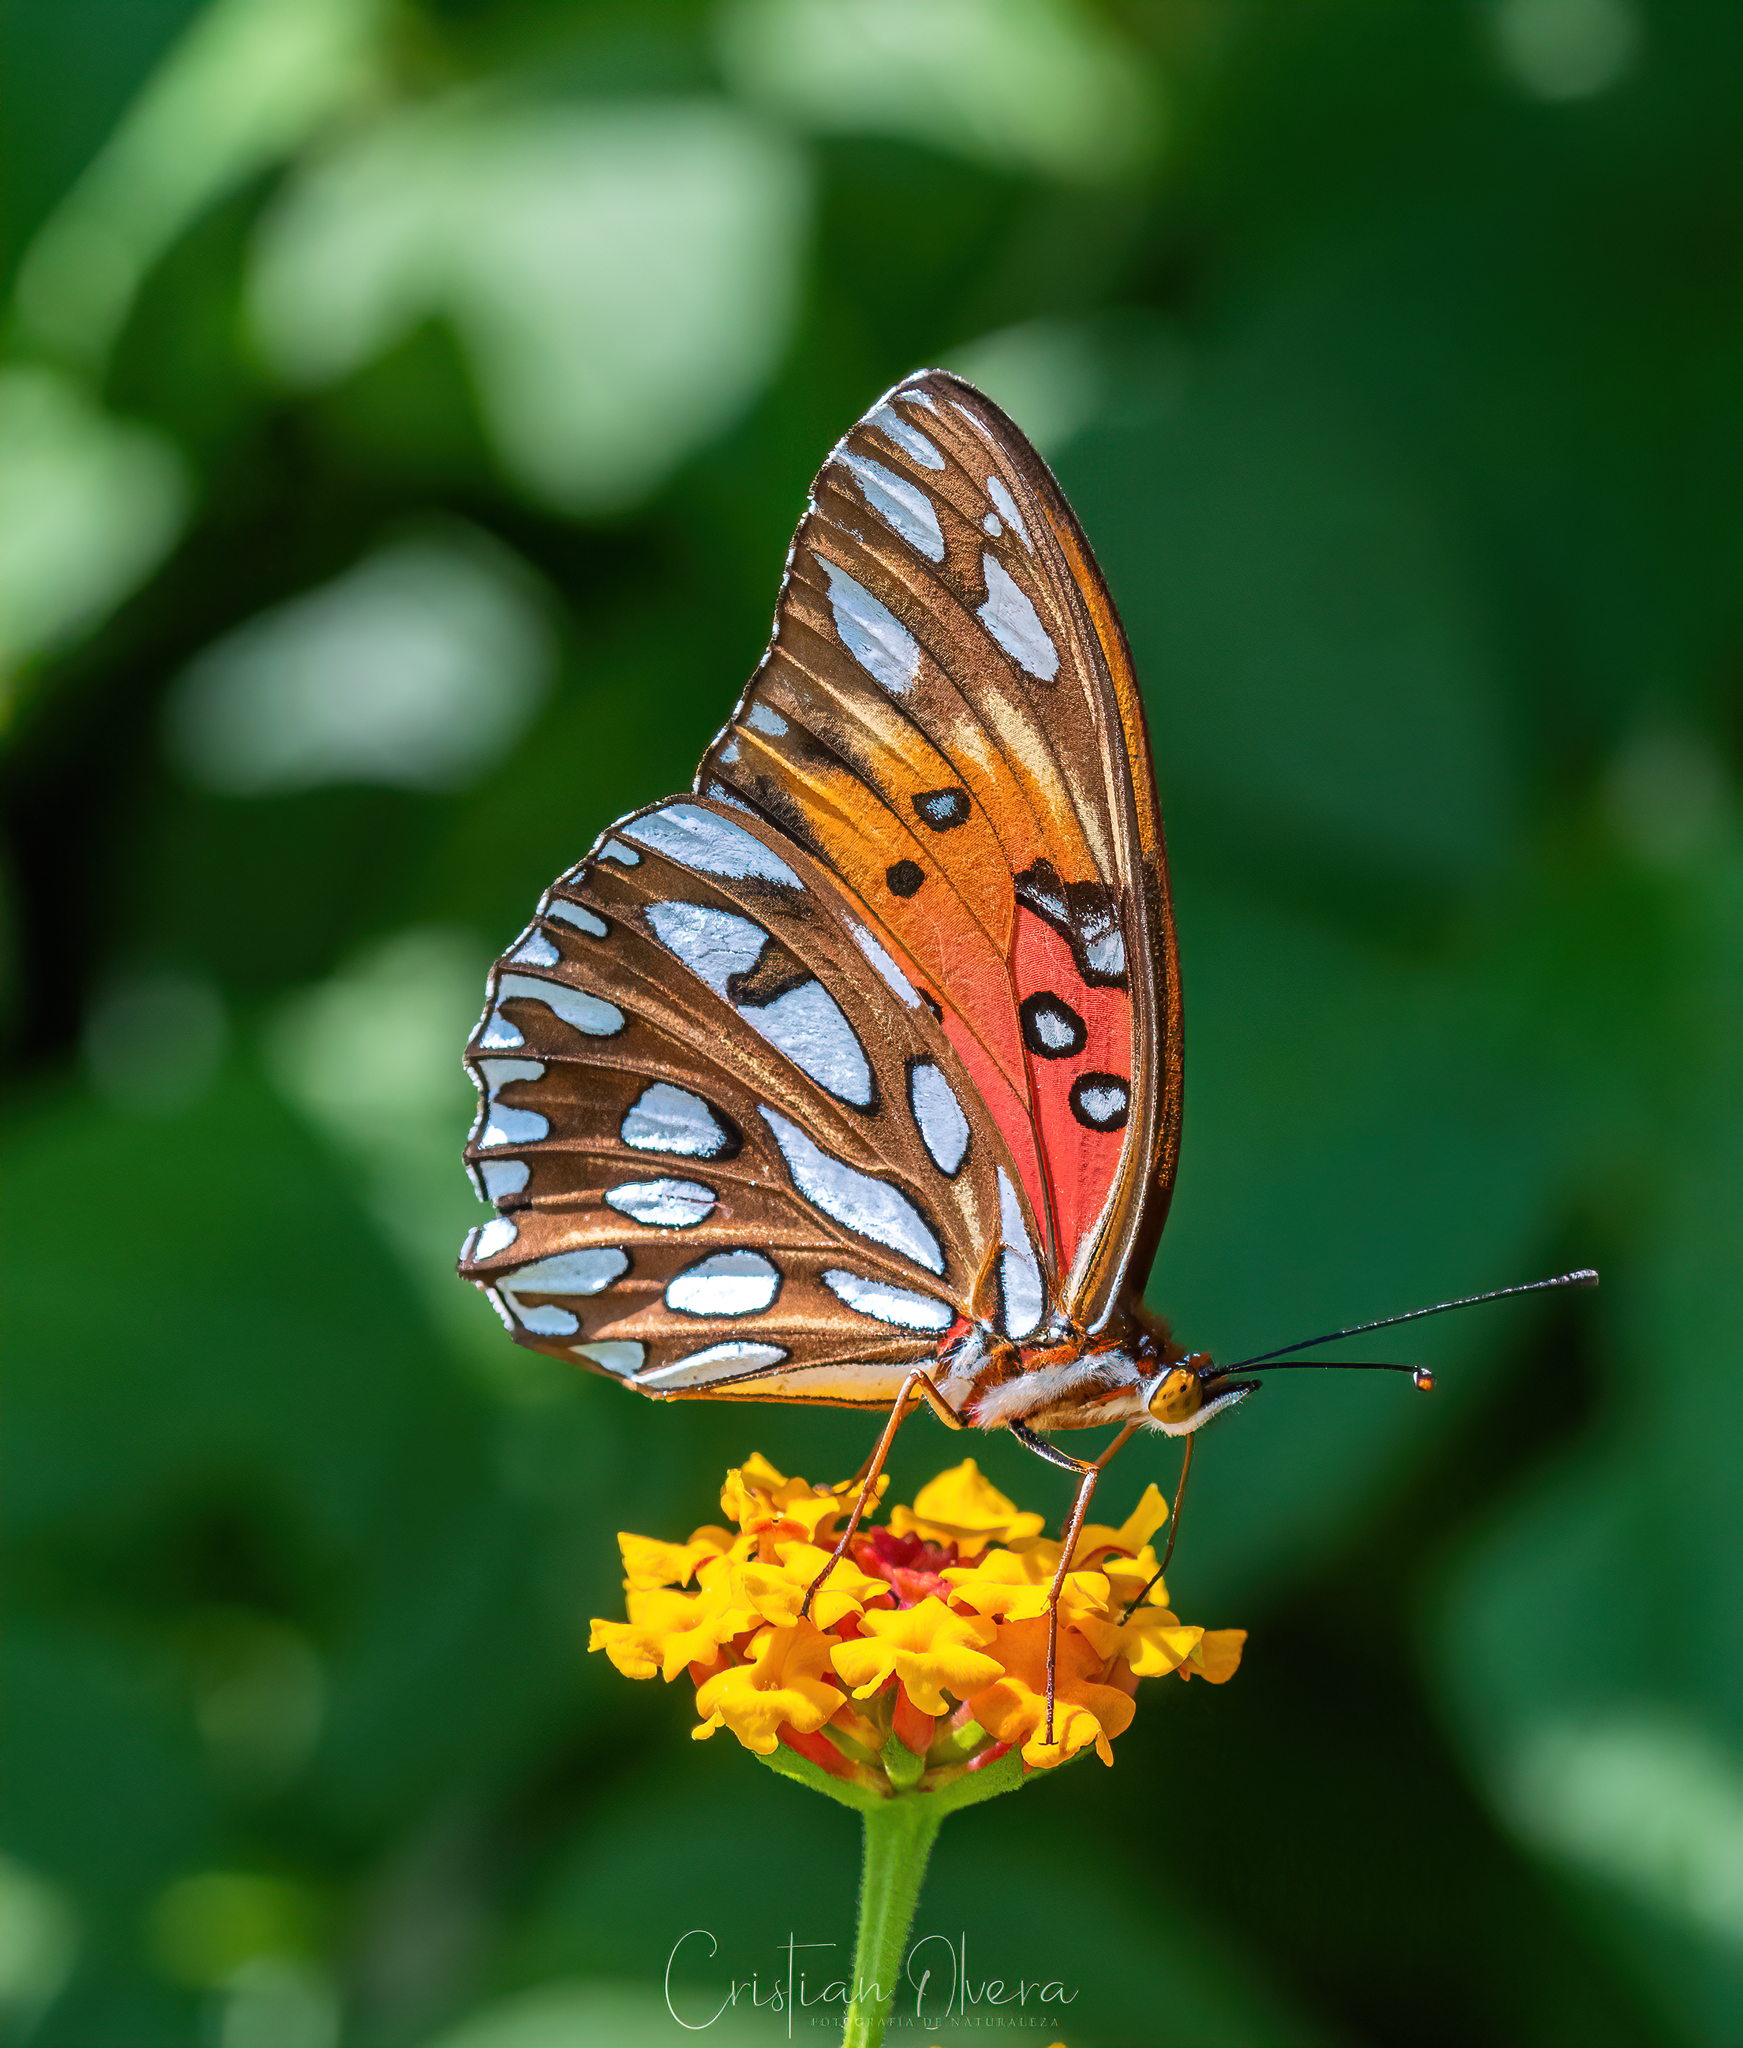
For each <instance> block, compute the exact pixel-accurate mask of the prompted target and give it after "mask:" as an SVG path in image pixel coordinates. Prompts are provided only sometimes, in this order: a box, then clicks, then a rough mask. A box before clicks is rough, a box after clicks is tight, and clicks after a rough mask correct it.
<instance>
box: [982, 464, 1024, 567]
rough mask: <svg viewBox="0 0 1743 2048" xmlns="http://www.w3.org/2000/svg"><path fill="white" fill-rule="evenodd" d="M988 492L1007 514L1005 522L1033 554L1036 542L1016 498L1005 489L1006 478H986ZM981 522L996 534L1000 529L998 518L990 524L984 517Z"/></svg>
mask: <svg viewBox="0 0 1743 2048" xmlns="http://www.w3.org/2000/svg"><path fill="white" fill-rule="evenodd" d="M986 494H987V496H988V497H989V498H991V500H992V501H993V503H994V504H995V505H996V506H997V507H998V508H999V510H1000V511H1001V512H1002V513H1003V514H1004V515H1005V524H1006V525H1007V526H1008V527H1009V528H1010V529H1011V531H1012V532H1013V533H1014V534H1015V535H1016V536H1017V538H1018V539H1019V540H1020V541H1021V542H1022V543H1023V545H1024V547H1026V548H1027V549H1028V550H1029V552H1030V554H1033V553H1034V552H1035V543H1034V542H1033V541H1032V540H1031V539H1030V538H1029V529H1028V528H1027V527H1026V526H1025V525H1024V524H1023V515H1022V513H1021V512H1019V511H1018V510H1017V501H1016V499H1015V498H1013V497H1012V496H1011V494H1010V492H1009V491H1007V490H1006V489H1005V480H1004V478H1003V477H1001V476H989V477H988V478H987V480H986ZM981 524H982V525H983V526H986V529H987V531H988V533H991V534H995V535H996V534H997V532H998V530H999V523H998V521H997V520H996V519H995V520H993V522H992V523H991V524H990V525H988V524H987V522H986V521H985V520H984V519H983V520H982V521H981Z"/></svg>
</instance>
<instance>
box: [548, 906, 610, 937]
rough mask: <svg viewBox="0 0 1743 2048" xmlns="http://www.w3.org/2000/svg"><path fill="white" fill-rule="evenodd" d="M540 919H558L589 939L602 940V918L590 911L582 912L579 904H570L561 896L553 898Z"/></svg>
mask: <svg viewBox="0 0 1743 2048" xmlns="http://www.w3.org/2000/svg"><path fill="white" fill-rule="evenodd" d="M539 914H540V916H542V917H560V918H561V919H562V920H563V922H564V923H565V924H572V925H573V926H574V927H575V929H576V930H577V931H578V932H585V933H586V934H587V936H588V937H589V938H590V939H602V938H604V936H605V931H606V925H605V920H604V918H602V917H595V916H594V915H593V913H592V911H591V910H583V909H582V907H581V905H580V904H579V903H571V902H569V901H568V900H567V898H565V897H562V896H553V897H552V898H551V899H550V901H549V902H548V903H547V904H546V905H545V907H544V909H543V910H542V911H541V912H540V913H539Z"/></svg>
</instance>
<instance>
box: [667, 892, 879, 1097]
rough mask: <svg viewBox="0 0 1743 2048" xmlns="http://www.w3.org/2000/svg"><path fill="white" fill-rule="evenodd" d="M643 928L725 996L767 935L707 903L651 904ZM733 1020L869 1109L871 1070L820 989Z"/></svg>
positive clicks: (743, 1009)
mask: <svg viewBox="0 0 1743 2048" xmlns="http://www.w3.org/2000/svg"><path fill="white" fill-rule="evenodd" d="M647 920H648V923H649V924H650V925H651V926H652V927H653V930H654V933H655V936H656V937H657V938H658V939H659V941H660V943H661V945H663V946H664V947H665V948H666V949H667V950H668V951H669V952H671V953H674V954H676V956H677V957H678V958H679V959H680V960H682V961H683V963H684V965H685V966H686V967H688V968H689V969H690V971H691V973H692V974H694V975H696V976H697V977H698V978H699V979H700V980H702V981H704V982H706V983H707V985H708V986H709V987H710V988H711V989H712V990H713V991H714V993H715V994H716V995H717V996H724V995H725V994H726V992H727V984H728V983H729V982H730V981H731V979H732V977H733V976H734V975H735V974H748V973H749V972H750V971H751V969H752V968H753V967H755V965H756V964H757V960H758V959H759V957H760V956H761V953H762V950H763V947H764V945H765V944H766V943H767V940H768V933H767V932H765V931H764V930H763V928H762V927H761V925H758V924H753V923H752V922H751V920H750V919H749V918H748V917H739V916H738V915H737V914H736V913H735V912H733V911H730V910H716V909H715V908H714V907H713V906H712V905H710V904H705V903H650V904H649V905H648V909H647ZM736 1008H737V1014H738V1015H739V1016H740V1017H742V1018H743V1019H744V1021H745V1022H746V1023H747V1024H748V1025H749V1026H750V1027H751V1029H752V1030H753V1031H755V1032H756V1033H757V1034H758V1035H759V1036H760V1037H762V1038H765V1039H767V1041H768V1042H769V1044H770V1045H772V1046H773V1047H774V1048H775V1050H776V1051H777V1052H780V1053H784V1054H785V1055H786V1056H787V1058H788V1059H790V1060H791V1061H792V1062H793V1064H794V1066H796V1067H797V1068H798V1069H799V1071H800V1072H801V1073H803V1074H807V1075H809V1076H810V1078H811V1079H812V1080H813V1081H815V1082H816V1083H817V1085H818V1086H819V1087H820V1088H827V1089H828V1090H829V1092H830V1094H831V1095H833V1096H835V1097H837V1098H838V1099H839V1100H840V1101H842V1102H849V1103H852V1105H853V1106H854V1108H856V1109H869V1108H870V1107H871V1100H872V1076H871V1068H870V1066H869V1065H868V1064H867V1063H866V1057H865V1053H864V1052H863V1050H862V1049H861V1047H860V1043H859V1040H858V1039H857V1038H856V1037H855V1036H854V1031H853V1026H852V1025H851V1024H849V1023H848V1021H847V1019H846V1017H845V1016H844V1015H843V1014H842V1011H841V1006H840V1004H838V1003H837V1002H836V1000H835V998H834V997H833V996H832V995H831V994H830V993H829V991H828V990H827V989H826V988H825V987H824V986H823V984H822V982H820V981H816V980H812V981H804V982H801V983H800V984H799V986H798V987H797V988H792V989H788V990H787V991H786V993H785V994H784V995H780V996H777V997H776V998H775V1000H774V1001H773V1002H772V1003H744V1004H740V1005H737V1006H736Z"/></svg>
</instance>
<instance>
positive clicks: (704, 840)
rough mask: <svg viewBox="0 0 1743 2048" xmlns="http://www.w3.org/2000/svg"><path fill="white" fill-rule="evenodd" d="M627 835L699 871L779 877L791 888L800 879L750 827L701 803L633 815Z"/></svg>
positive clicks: (733, 877)
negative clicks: (737, 822)
mask: <svg viewBox="0 0 1743 2048" xmlns="http://www.w3.org/2000/svg"><path fill="white" fill-rule="evenodd" d="M621 829H622V832H623V836H624V837H625V838H626V839H633V840H635V841H636V843H637V844H638V845H640V846H646V847H650V848H652V850H653V851H654V852H655V853H663V854H664V855H665V857H666V858H667V860H672V861H676V862H677V863H678V865H679V866H680V867H683V868H689V869H691V870H692V871H693V872H694V873H696V874H699V875H721V876H723V877H724V878H725V879H726V880H727V881H730V882H745V881H757V882H780V883H783V884H785V886H786V887H787V888H789V889H799V888H803V887H804V884H803V883H802V882H801V881H800V880H799V877H798V876H797V875H796V874H794V872H793V870H792V869H791V868H790V867H788V865H787V863H786V862H785V861H784V860H782V859H781V858H780V856H779V855H778V854H775V853H772V852H771V851H770V850H769V848H768V847H766V846H765V845H764V844H763V843H762V841H761V840H760V839H758V838H757V837H756V836H755V835H754V834H753V833H750V832H747V831H746V830H745V829H744V827H743V826H742V825H735V824H733V823H732V821H731V820H730V819H728V818H722V817H719V816H717V815H716V813H715V812H713V811H705V810H704V809H703V808H702V806H701V805H700V804H667V805H666V806H665V807H664V808H663V809H662V810H658V811H649V812H648V814H647V816H646V817H645V818H632V819H631V820H630V822H629V823H628V824H627V825H625V826H623V827H622V828H621Z"/></svg>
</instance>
